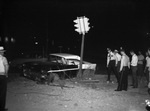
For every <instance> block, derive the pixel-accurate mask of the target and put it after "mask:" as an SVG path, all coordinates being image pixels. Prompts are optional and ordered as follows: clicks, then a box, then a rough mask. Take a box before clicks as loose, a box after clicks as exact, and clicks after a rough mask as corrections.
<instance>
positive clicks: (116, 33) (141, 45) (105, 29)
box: [0, 0, 150, 58]
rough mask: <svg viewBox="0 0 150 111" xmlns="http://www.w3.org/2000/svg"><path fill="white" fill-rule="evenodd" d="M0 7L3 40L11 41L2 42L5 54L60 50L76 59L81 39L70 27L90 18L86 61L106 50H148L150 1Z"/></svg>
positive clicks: (71, 0) (33, 1)
mask: <svg viewBox="0 0 150 111" xmlns="http://www.w3.org/2000/svg"><path fill="white" fill-rule="evenodd" d="M140 1H142V2H140ZM0 6H1V11H0V15H1V24H2V25H1V26H2V31H1V37H2V38H5V37H8V38H11V37H13V38H14V39H15V43H11V42H10V41H8V43H5V42H4V39H3V40H1V43H3V44H4V45H5V48H7V53H9V55H11V54H12V53H13V55H15V54H16V55H15V56H17V54H18V52H19V53H21V52H26V53H29V52H36V51H38V52H43V51H44V52H46V51H48V52H49V53H52V52H60V49H61V52H69V53H74V54H78V55H80V46H81V38H82V35H79V34H78V33H77V32H75V31H74V30H75V27H74V24H75V23H74V22H73V20H75V19H76V18H77V17H80V16H86V17H88V18H89V22H90V27H91V29H90V30H89V32H88V33H87V34H86V35H85V44H84V57H85V58H86V57H87V58H90V57H91V58H94V57H95V58H103V57H105V56H106V48H107V47H110V48H112V49H118V50H119V47H123V48H124V49H126V50H127V51H129V50H130V49H135V50H137V51H138V50H143V51H145V50H146V49H147V47H149V41H150V38H149V32H150V30H149V29H150V1H149V0H4V1H2V2H1V5H0ZM35 41H38V45H35V44H34V43H35ZM61 46H62V48H60V47H61ZM14 53H15V54H14ZM144 53H145V52H144Z"/></svg>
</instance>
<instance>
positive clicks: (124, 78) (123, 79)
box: [115, 49, 130, 91]
mask: <svg viewBox="0 0 150 111" xmlns="http://www.w3.org/2000/svg"><path fill="white" fill-rule="evenodd" d="M120 53H121V55H122V57H121V65H120V69H119V71H120V80H119V83H118V88H117V90H115V91H122V90H125V91H127V88H128V70H129V68H130V60H129V57H128V56H127V55H126V53H125V51H124V50H123V49H121V50H120Z"/></svg>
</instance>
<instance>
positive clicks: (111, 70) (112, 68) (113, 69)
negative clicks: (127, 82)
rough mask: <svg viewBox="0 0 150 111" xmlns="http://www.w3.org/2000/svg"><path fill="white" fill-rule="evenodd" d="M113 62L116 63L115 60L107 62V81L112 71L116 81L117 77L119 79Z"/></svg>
mask: <svg viewBox="0 0 150 111" xmlns="http://www.w3.org/2000/svg"><path fill="white" fill-rule="evenodd" d="M115 64H116V61H115V60H111V61H110V62H109V65H108V78H107V81H110V75H111V73H112V72H113V73H114V75H115V76H116V78H117V81H118V79H119V78H118V74H117V68H116V66H115Z"/></svg>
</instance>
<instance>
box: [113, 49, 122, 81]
mask: <svg viewBox="0 0 150 111" xmlns="http://www.w3.org/2000/svg"><path fill="white" fill-rule="evenodd" d="M114 54H115V55H116V57H117V67H116V68H117V69H116V70H117V75H118V78H119V75H120V74H119V71H120V64H121V55H120V54H119V53H118V50H114Z"/></svg>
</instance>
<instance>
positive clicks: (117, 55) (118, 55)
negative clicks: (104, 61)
mask: <svg viewBox="0 0 150 111" xmlns="http://www.w3.org/2000/svg"><path fill="white" fill-rule="evenodd" d="M116 57H117V59H118V61H121V55H120V54H118V53H116Z"/></svg>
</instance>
